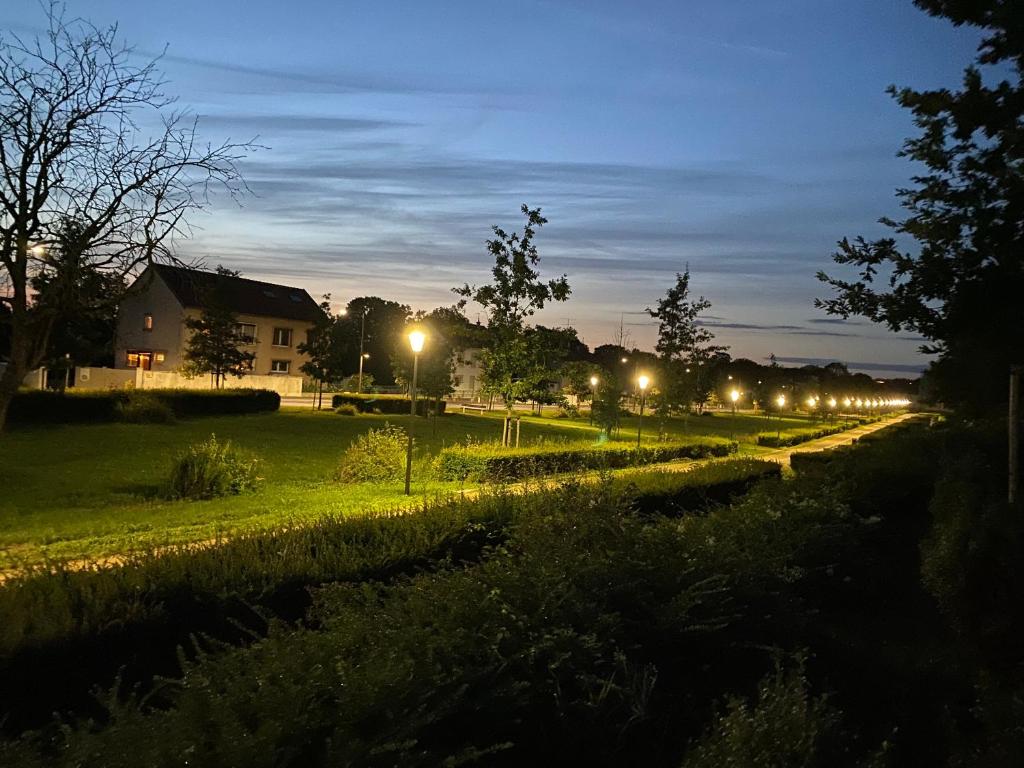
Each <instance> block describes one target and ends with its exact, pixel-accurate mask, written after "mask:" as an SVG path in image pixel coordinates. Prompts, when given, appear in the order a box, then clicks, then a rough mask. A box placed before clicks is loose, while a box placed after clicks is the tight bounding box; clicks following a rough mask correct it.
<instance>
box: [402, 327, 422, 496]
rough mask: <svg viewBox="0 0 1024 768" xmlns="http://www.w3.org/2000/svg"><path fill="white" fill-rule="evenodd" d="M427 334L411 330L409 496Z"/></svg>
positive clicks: (408, 448)
mask: <svg viewBox="0 0 1024 768" xmlns="http://www.w3.org/2000/svg"><path fill="white" fill-rule="evenodd" d="M426 340H427V336H426V334H425V333H423V331H419V330H414V331H410V332H409V346H410V347H411V348H412V386H411V387H409V401H410V406H409V413H410V414H411V415H412V417H413V418H412V420H411V421H410V422H409V431H408V433H407V441H406V448H405V495H406V496H408V495H409V493H410V491H409V486H410V481H411V479H412V427H413V424H415V423H416V375H417V374H418V373H419V370H420V352H422V351H423V342H424V341H426Z"/></svg>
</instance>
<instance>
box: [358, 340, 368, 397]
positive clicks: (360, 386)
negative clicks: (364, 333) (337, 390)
mask: <svg viewBox="0 0 1024 768" xmlns="http://www.w3.org/2000/svg"><path fill="white" fill-rule="evenodd" d="M362 349H363V343H362V340H361V339H360V342H359V350H360V351H359V383H358V384H357V385H356V392H357V393H359V394H362V393H363V360H369V359H370V353H369V352H363V351H362Z"/></svg>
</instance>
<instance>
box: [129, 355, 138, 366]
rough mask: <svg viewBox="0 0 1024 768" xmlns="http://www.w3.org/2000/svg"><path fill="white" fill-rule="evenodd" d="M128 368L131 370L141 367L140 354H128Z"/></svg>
mask: <svg viewBox="0 0 1024 768" xmlns="http://www.w3.org/2000/svg"><path fill="white" fill-rule="evenodd" d="M128 367H129V368H138V367H139V353H138V352H129V353H128Z"/></svg>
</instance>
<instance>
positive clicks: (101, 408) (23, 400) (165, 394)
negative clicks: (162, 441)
mask: <svg viewBox="0 0 1024 768" xmlns="http://www.w3.org/2000/svg"><path fill="white" fill-rule="evenodd" d="M140 396H143V397H145V398H147V400H146V403H152V402H153V401H156V402H159V403H161V404H162V405H163V406H165V407H166V408H168V409H169V410H170V411H171V412H172V413H173V415H174V416H177V417H188V416H222V415H233V414H243V413H260V412H263V411H276V410H277V409H278V408H279V407H280V405H281V396H280V395H279V394H277V392H271V391H270V390H265V389H214V390H202V389H200V390H191V389H147V390H142V391H141V392H139V391H132V390H110V391H105V392H98V391H97V392H75V391H71V392H49V391H45V390H40V391H32V392H18V393H17V394H16V395H15V396H14V399H13V400H12V401H11V405H10V410H9V411H8V423H9V424H11V425H17V426H30V425H36V424H76V423H77V424H80V423H93V424H99V423H104V422H111V421H118V420H120V419H121V418H122V414H123V413H124V410H123V409H124V408H128V410H129V411H133V410H136V408H135V407H134V406H132V405H130V403H131V401H132V400H133V399H134V398H137V397H140ZM138 410H139V411H140V412H141V411H144V410H149V411H150V412H153V410H154V409H153V408H152V407H150V406H148V405H147V406H145V407H143V406H139V408H138Z"/></svg>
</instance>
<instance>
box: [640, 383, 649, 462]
mask: <svg viewBox="0 0 1024 768" xmlns="http://www.w3.org/2000/svg"><path fill="white" fill-rule="evenodd" d="M650 383H651V380H650V379H649V378H647V377H646V376H640V377H639V378H638V379H637V380H636V384H637V386H638V387H640V420H639V421H638V422H637V425H636V449H637V451H639V450H640V436H641V435H642V434H643V431H644V403H645V402H646V401H647V385H648V384H650Z"/></svg>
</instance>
